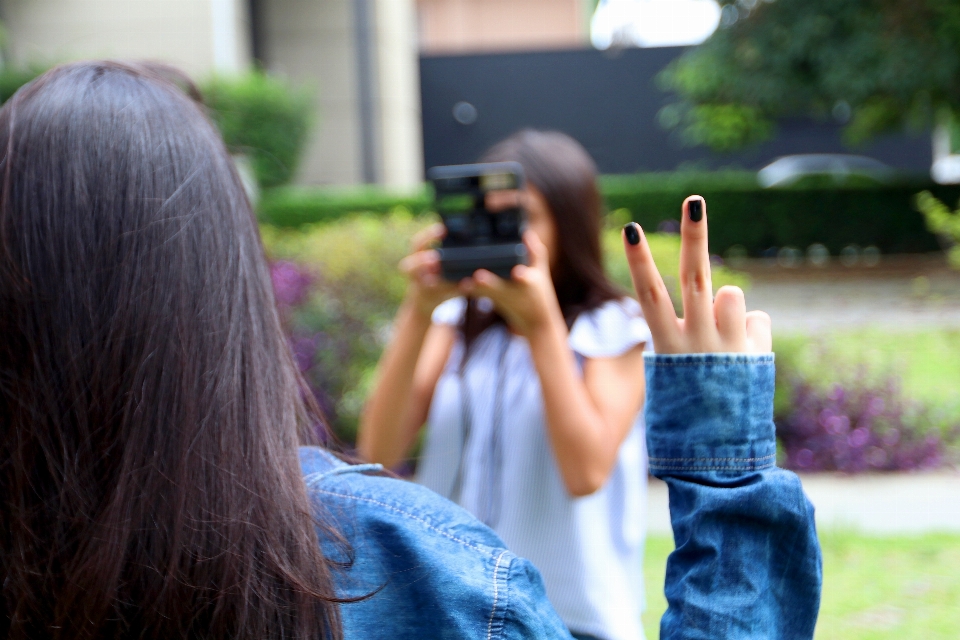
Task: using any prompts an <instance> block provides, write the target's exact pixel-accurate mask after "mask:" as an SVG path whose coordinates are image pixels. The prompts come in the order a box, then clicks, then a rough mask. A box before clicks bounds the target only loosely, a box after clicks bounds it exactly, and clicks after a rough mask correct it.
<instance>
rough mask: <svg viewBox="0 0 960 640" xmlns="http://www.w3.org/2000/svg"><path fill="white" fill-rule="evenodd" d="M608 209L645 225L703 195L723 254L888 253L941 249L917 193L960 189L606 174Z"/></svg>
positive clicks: (729, 175)
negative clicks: (858, 248)
mask: <svg viewBox="0 0 960 640" xmlns="http://www.w3.org/2000/svg"><path fill="white" fill-rule="evenodd" d="M601 182H602V185H603V193H604V196H605V197H606V200H607V205H608V207H609V208H610V209H611V210H615V209H620V208H623V209H627V210H628V211H629V212H630V216H631V217H632V219H633V220H636V221H637V222H639V223H640V224H641V225H642V226H643V227H644V228H645V229H656V228H657V227H658V225H660V224H661V223H662V222H663V221H664V220H670V219H673V220H677V219H679V213H680V203H681V202H682V201H683V199H684V198H685V197H686V196H688V195H690V194H694V193H696V194H699V195H702V196H704V197H705V198H706V200H707V206H708V209H709V216H710V222H711V225H710V249H711V251H713V252H714V253H719V254H723V253H725V252H726V251H727V250H728V249H730V248H731V247H733V246H735V245H741V246H743V247H745V248H746V249H747V251H748V252H749V253H751V254H753V255H757V254H759V253H760V252H762V251H764V250H766V249H768V248H770V247H784V246H793V247H799V248H806V247H808V246H810V245H811V244H814V243H820V244H823V245H825V246H826V247H827V248H828V249H829V250H830V252H831V253H833V254H835V255H836V254H837V253H839V251H840V250H841V249H842V248H843V247H845V246H846V245H848V244H859V245H864V246H866V245H875V246H877V247H879V248H880V250H881V251H883V252H884V253H914V252H927V251H936V250H938V249H939V248H940V247H939V244H938V242H937V239H936V237H935V236H934V235H933V234H932V233H930V232H929V231H928V230H927V229H926V228H925V227H924V223H923V219H922V218H921V217H920V216H918V215H917V214H916V211H915V209H914V205H913V203H914V196H915V194H916V193H917V192H919V191H922V190H925V189H926V190H929V191H931V192H932V193H934V194H936V195H937V197H940V198H947V199H950V200H951V201H956V200H957V199H958V198H960V187H956V186H940V185H931V184H930V183H929V181H927V180H920V179H908V178H903V179H900V180H899V181H896V182H892V183H888V184H871V183H868V182H859V181H856V182H853V181H851V182H848V183H844V184H831V183H830V181H829V179H822V178H820V179H817V178H814V179H808V180H805V181H804V182H802V183H799V184H797V185H794V186H792V187H785V188H773V189H765V188H761V187H759V186H758V185H757V183H756V177H755V175H754V174H752V173H747V172H718V173H714V174H702V173H700V174H698V173H669V174H638V175H632V176H604V177H603V178H602V180H601Z"/></svg>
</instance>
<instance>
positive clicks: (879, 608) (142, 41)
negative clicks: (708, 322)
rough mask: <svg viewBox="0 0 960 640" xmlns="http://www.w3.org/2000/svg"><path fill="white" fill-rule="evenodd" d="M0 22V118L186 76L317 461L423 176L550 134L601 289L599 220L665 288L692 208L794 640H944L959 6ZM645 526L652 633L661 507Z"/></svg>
mask: <svg viewBox="0 0 960 640" xmlns="http://www.w3.org/2000/svg"><path fill="white" fill-rule="evenodd" d="M0 22H2V25H3V29H2V39H0V54H2V67H0V100H6V99H8V98H9V97H10V96H11V95H12V94H13V93H14V92H15V91H16V89H17V88H19V87H20V86H22V85H23V84H24V83H26V82H28V81H29V80H31V79H32V78H33V77H35V76H36V75H38V74H39V73H42V72H43V71H44V70H45V69H47V68H49V67H50V66H52V65H55V64H57V63H59V62H64V61H68V60H75V59H82V58H93V57H107V58H119V59H136V60H154V61H163V62H168V63H171V64H174V65H176V66H179V67H181V68H183V69H184V70H186V71H187V72H188V73H190V74H191V75H192V77H193V78H194V79H195V80H196V81H197V83H198V85H199V87H200V89H201V92H202V94H203V95H204V99H205V102H206V104H207V106H208V107H209V109H210V114H211V117H212V118H213V120H214V121H215V122H216V124H217V125H218V126H219V128H220V130H221V132H222V133H223V136H224V139H225V141H226V142H227V144H228V146H229V147H230V149H231V152H232V153H233V154H234V157H235V159H236V161H237V165H238V167H239V168H240V170H241V172H242V174H243V175H244V178H245V181H246V183H247V187H248V190H249V192H250V194H251V197H252V198H253V199H254V201H255V202H256V208H257V212H258V216H259V218H260V220H261V224H262V231H263V238H264V243H265V246H266V248H267V251H268V254H269V255H270V257H271V260H272V264H273V277H274V284H275V288H276V291H277V297H278V303H279V305H280V308H281V312H282V314H283V318H284V322H285V323H286V326H287V329H288V331H289V333H290V339H291V345H292V348H293V350H294V352H295V354H296V357H297V361H298V363H299V366H300V367H301V369H302V370H303V371H304V372H305V374H306V375H307V377H308V379H309V381H310V383H311V385H312V388H313V391H314V393H315V394H316V395H317V397H318V398H319V399H320V401H321V404H322V405H323V407H324V409H325V410H326V412H327V414H328V416H329V419H330V427H331V434H330V438H331V442H338V443H340V445H339V446H344V447H348V448H349V447H350V445H351V443H352V439H353V437H354V434H355V429H356V423H357V416H358V414H359V411H360V409H361V407H362V406H363V403H364V401H365V397H366V393H367V391H368V389H369V387H370V383H371V380H372V376H373V372H374V367H375V364H376V362H377V359H378V357H379V355H380V351H381V349H382V346H383V344H384V340H385V337H386V336H387V335H388V332H389V329H390V327H389V323H390V320H391V319H392V317H393V314H394V312H395V310H396V308H397V305H398V304H399V301H400V299H401V297H402V295H403V291H404V287H405V283H404V280H403V279H402V277H400V276H399V275H398V273H397V271H396V264H397V262H398V261H399V260H400V258H401V257H402V256H403V255H404V254H405V253H406V251H407V248H408V241H409V238H410V237H411V236H412V235H413V234H414V233H415V232H416V231H417V230H419V229H421V228H423V227H424V226H426V225H427V224H429V223H430V222H432V221H433V220H434V216H433V214H432V213H431V211H430V210H431V197H432V194H431V193H430V191H429V188H428V187H427V186H425V185H424V181H423V176H424V172H425V169H426V168H428V167H430V166H434V165H440V164H456V163H466V162H472V161H474V160H475V159H476V158H477V156H478V155H479V154H480V153H481V152H482V151H483V150H484V149H485V148H487V147H488V146H489V145H491V144H492V143H494V142H496V141H498V140H500V139H502V138H504V137H505V136H507V135H509V134H511V133H513V132H515V131H517V130H518V129H521V128H523V127H535V128H542V129H558V130H561V131H564V132H566V133H568V134H570V135H572V136H573V137H574V138H576V139H577V140H578V141H580V142H581V143H582V144H583V145H584V146H585V147H586V148H587V150H588V151H589V152H590V153H591V154H592V155H593V157H594V159H595V160H596V162H597V165H598V167H599V169H600V171H601V173H602V174H603V175H602V178H601V187H602V191H603V194H604V197H605V199H606V205H607V210H608V214H607V218H608V220H607V230H606V231H605V232H604V233H605V236H604V238H605V245H606V250H607V258H606V260H607V266H608V269H609V271H610V273H611V275H612V277H613V278H614V279H615V280H616V281H617V282H618V283H620V284H621V285H623V286H624V287H625V288H626V287H628V286H629V276H628V274H627V270H626V265H625V263H624V261H623V259H622V250H621V248H620V239H619V231H618V229H619V227H620V226H622V225H623V224H624V223H625V222H627V221H628V220H636V221H638V222H640V223H641V224H642V225H643V226H644V228H645V229H646V230H647V231H648V232H650V233H651V235H650V240H651V246H652V247H653V248H654V251H655V253H656V257H657V261H658V264H660V265H661V270H662V271H663V272H664V273H665V274H671V273H675V272H676V265H677V253H678V247H679V239H678V236H677V235H676V231H677V229H678V228H679V227H678V219H679V207H680V203H681V202H682V200H683V198H684V197H685V196H687V195H689V194H691V193H697V194H700V195H703V196H705V197H706V200H707V203H708V207H709V215H710V223H711V230H710V236H711V252H712V253H713V254H714V257H713V261H714V264H715V266H716V269H717V272H716V274H717V275H716V276H715V285H716V286H719V285H722V284H726V283H733V284H739V285H740V286H742V287H743V288H744V289H745V290H746V291H747V301H748V305H749V306H751V307H754V308H761V309H764V310H766V311H768V312H769V313H770V314H771V316H772V318H773V322H774V332H775V350H776V352H777V363H778V388H777V401H776V422H777V433H778V438H779V444H780V464H781V466H785V467H788V468H791V469H794V470H796V471H798V472H799V473H800V474H801V477H802V479H803V482H804V485H805V487H806V489H807V491H808V493H809V494H810V496H811V498H812V499H813V501H814V503H815V505H816V507H817V520H818V525H819V530H820V532H821V538H822V542H823V546H824V552H825V583H824V600H823V606H822V609H821V618H820V623H819V626H818V632H817V637H818V638H823V639H827V638H913V637H917V638H951V639H953V638H957V637H960V604H958V603H960V474H958V471H957V465H958V463H960V394H958V392H957V390H958V388H960V270H958V269H960V245H958V243H960V214H958V213H957V212H956V209H957V207H958V206H960V3H956V2H953V1H948V0H735V1H731V0H719V1H716V0H599V1H598V0H0ZM654 232H655V233H654ZM668 286H670V287H671V288H673V289H676V280H675V279H671V278H669V277H668ZM410 464H411V465H412V464H415V460H414V461H411V463H410ZM649 506H650V514H649V526H648V530H649V539H648V540H649V541H648V547H647V558H646V565H645V571H646V574H647V592H648V605H649V608H648V611H647V613H646V614H645V615H644V623H645V626H646V628H647V633H648V636H649V637H651V638H655V637H657V629H658V624H657V621H658V619H659V615H660V614H661V613H662V611H663V609H664V607H665V603H664V602H663V599H662V596H661V595H660V593H661V589H662V583H663V571H664V564H665V561H666V555H667V554H668V553H669V551H670V550H671V548H672V539H671V537H670V535H669V520H668V514H667V510H666V492H665V489H664V487H663V485H662V484H659V483H657V482H652V483H651V488H650V496H649Z"/></svg>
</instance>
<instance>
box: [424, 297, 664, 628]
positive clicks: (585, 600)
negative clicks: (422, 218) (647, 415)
mask: <svg viewBox="0 0 960 640" xmlns="http://www.w3.org/2000/svg"><path fill="white" fill-rule="evenodd" d="M464 308H465V303H464V300H463V299H462V298H457V299H454V300H450V301H448V302H445V303H444V304H442V305H440V306H439V307H438V308H437V310H436V311H435V312H434V316H433V321H434V323H436V324H448V325H455V324H458V323H459V321H460V318H461V317H462V314H463V311H464ZM642 342H645V343H646V344H647V348H650V345H652V341H651V337H650V330H649V328H648V327H647V323H646V321H644V319H643V317H642V316H641V313H640V306H639V305H638V304H637V303H636V301H634V300H632V299H630V298H623V299H621V300H615V301H611V302H608V303H606V304H604V305H602V306H600V307H599V308H597V309H594V310H593V311H589V312H586V313H582V314H581V315H580V316H579V317H578V318H577V320H576V322H575V323H574V325H573V328H572V329H571V331H570V337H569V345H570V348H571V350H573V352H574V354H575V355H576V356H577V362H578V363H579V364H581V367H582V362H583V359H584V358H609V357H616V356H619V355H621V354H623V353H625V352H626V351H628V350H629V349H631V348H633V347H635V346H636V345H638V344H640V343H642ZM471 352H472V353H471V355H470V358H469V359H468V360H467V366H466V369H465V371H464V372H463V374H462V377H461V373H460V361H461V357H462V354H463V341H462V339H458V340H457V342H456V343H455V345H454V348H453V351H452V352H451V354H450V358H449V359H448V361H447V364H446V367H445V369H444V371H443V374H442V375H441V377H440V380H439V382H438V383H437V387H436V390H435V392H434V394H433V402H432V404H431V406H430V414H429V416H428V418H427V432H426V439H425V442H424V449H423V453H422V455H421V458H420V462H419V465H418V469H417V480H418V482H420V483H421V484H423V485H425V486H427V487H429V488H430V489H433V490H434V491H436V492H437V493H440V494H441V495H443V496H446V497H448V498H450V499H451V500H454V501H455V502H458V503H459V504H460V505H461V506H463V507H464V508H466V509H467V510H468V511H470V512H471V513H473V514H474V515H476V516H477V517H478V518H479V519H480V520H482V521H484V522H485V523H486V524H488V525H489V526H491V527H492V528H493V529H494V530H495V531H496V532H497V534H499V535H500V537H501V538H502V539H503V541H504V542H505V543H506V544H507V546H508V547H509V548H510V550H511V551H513V552H514V553H516V554H517V555H520V556H523V557H525V558H527V559H528V560H530V561H531V562H533V564H534V565H535V566H536V567H537V568H538V569H539V570H540V572H541V573H542V574H543V579H544V583H545V585H546V590H547V596H548V597H549V598H550V602H551V603H553V606H554V607H555V608H556V610H557V612H558V613H559V614H560V617H561V618H562V619H563V621H564V622H565V623H566V624H567V626H568V627H570V630H571V631H573V632H574V633H581V634H589V635H593V636H596V637H598V638H602V639H605V640H639V639H642V638H643V627H642V626H641V621H640V613H641V611H642V610H643V572H642V564H641V563H642V557H643V537H644V532H645V529H646V522H645V517H644V516H645V514H644V509H645V502H646V482H647V464H646V449H645V437H644V429H643V414H642V412H641V413H640V414H639V415H638V416H637V419H636V421H635V422H634V425H633V428H632V429H631V431H630V434H629V435H628V436H627V438H626V440H625V441H624V442H623V444H622V445H621V447H620V452H619V454H618V459H617V463H616V466H615V467H614V469H613V472H612V473H611V475H610V477H609V478H608V480H607V482H606V484H604V486H603V487H602V488H601V489H600V490H599V491H597V492H596V493H593V494H591V495H589V496H586V497H583V498H574V497H571V496H570V495H569V494H568V493H567V491H566V488H565V487H564V484H563V480H562V478H561V477H560V471H559V468H558V467H557V463H556V460H555V458H554V455H553V449H552V448H551V445H550V441H549V436H548V434H547V430H546V424H545V418H544V410H543V396H542V394H541V390H540V379H539V377H538V376H537V372H536V369H535V368H534V365H533V359H532V358H531V355H530V348H529V344H528V343H527V341H526V339H525V338H522V337H520V336H516V335H513V334H511V333H510V332H509V331H508V330H507V329H506V327H504V326H503V325H495V326H493V327H490V328H489V329H487V330H486V331H484V332H483V333H482V334H481V335H480V336H478V337H477V339H476V341H475V342H474V345H473V346H472V348H471ZM464 391H465V393H464ZM461 461H462V462H461Z"/></svg>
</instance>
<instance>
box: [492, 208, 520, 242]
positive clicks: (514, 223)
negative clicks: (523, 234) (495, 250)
mask: <svg viewBox="0 0 960 640" xmlns="http://www.w3.org/2000/svg"><path fill="white" fill-rule="evenodd" d="M518 230H519V220H518V219H517V215H516V214H515V213H501V214H500V215H498V216H497V235H498V236H500V237H504V238H509V237H514V236H516V235H517V231H518Z"/></svg>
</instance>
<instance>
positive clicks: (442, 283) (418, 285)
mask: <svg viewBox="0 0 960 640" xmlns="http://www.w3.org/2000/svg"><path fill="white" fill-rule="evenodd" d="M444 234H446V227H444V226H443V225H442V224H440V223H437V224H434V225H431V226H429V227H427V228H426V229H424V230H423V231H421V232H420V233H418V234H417V235H415V236H414V237H413V240H412V241H411V242H410V245H411V246H410V248H411V253H410V255H408V256H407V257H405V258H404V259H403V260H401V261H400V271H402V272H403V273H404V275H406V276H407V278H408V279H409V280H410V284H409V286H408V288H407V301H408V302H409V303H410V304H411V305H412V306H413V308H414V309H415V310H416V311H417V312H418V313H420V314H423V315H426V316H429V315H430V314H432V313H433V310H434V309H435V308H436V307H437V305H439V304H440V303H441V302H443V301H444V300H448V299H450V298H453V297H455V296H456V295H457V287H456V284H454V283H452V282H447V281H446V280H444V279H443V277H442V276H441V274H440V255H439V254H438V253H437V251H436V250H434V249H431V248H430V247H431V245H433V244H434V243H435V242H438V241H439V240H440V239H441V238H443V236H444Z"/></svg>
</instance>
